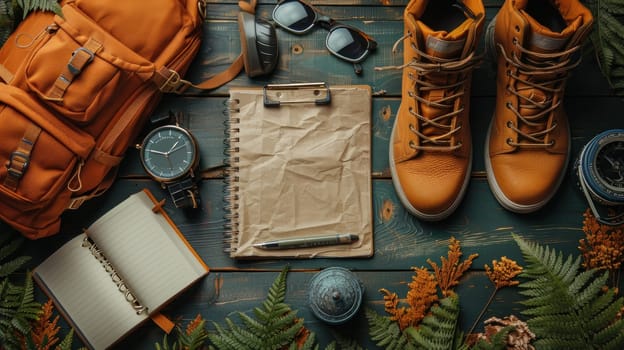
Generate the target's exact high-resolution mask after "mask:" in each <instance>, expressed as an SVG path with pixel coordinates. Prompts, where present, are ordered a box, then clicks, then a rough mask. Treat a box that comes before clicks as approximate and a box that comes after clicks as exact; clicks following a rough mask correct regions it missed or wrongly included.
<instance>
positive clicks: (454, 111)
mask: <svg viewBox="0 0 624 350" xmlns="http://www.w3.org/2000/svg"><path fill="white" fill-rule="evenodd" d="M411 36H412V34H411V32H407V34H406V35H404V36H403V37H401V38H399V39H398V40H397V42H396V43H395V44H394V45H393V47H392V52H393V53H396V52H397V51H398V50H397V47H398V45H399V43H400V42H401V41H403V40H405V39H407V38H410V37H411ZM410 44H411V47H412V49H413V50H414V51H415V52H416V53H417V54H418V56H419V57H420V58H421V59H416V58H414V59H412V60H411V61H410V62H407V63H405V64H403V65H400V66H386V67H375V70H386V69H398V70H402V69H410V70H411V71H410V72H409V73H408V76H409V79H410V80H411V81H412V82H413V84H412V86H411V89H409V90H408V91H407V94H408V96H409V97H410V98H413V99H415V100H416V101H417V102H418V103H421V104H422V105H425V106H428V107H433V108H435V109H437V110H439V111H449V112H442V113H441V114H440V115H437V116H434V117H431V116H425V115H423V114H421V113H419V112H418V111H416V110H414V108H412V107H410V108H409V113H410V114H411V115H412V116H413V117H414V118H416V122H417V123H418V124H419V125H420V128H417V127H416V126H415V124H414V123H410V125H409V127H410V131H411V132H413V133H414V134H415V135H417V136H418V138H419V140H420V144H417V143H416V142H415V141H414V140H410V142H409V146H410V147H411V148H413V149H415V150H424V151H446V152H452V151H454V150H457V149H459V148H460V147H462V144H461V142H457V143H453V136H454V135H455V134H456V133H458V132H459V130H461V128H462V124H461V122H459V123H454V119H455V116H457V115H459V114H461V113H462V112H463V111H464V109H465V108H464V104H463V103H459V104H457V108H455V106H456V101H457V100H460V99H461V98H462V97H463V96H464V89H463V88H462V87H463V85H464V84H465V83H466V80H467V79H468V77H469V73H470V72H471V71H472V70H473V69H474V68H475V67H476V66H477V65H478V64H479V63H480V61H481V59H482V56H477V55H475V51H472V52H471V53H470V54H469V55H468V56H466V57H465V58H462V59H456V58H451V59H448V58H441V57H436V56H431V55H429V54H427V53H425V52H423V51H422V50H419V49H418V48H417V47H416V45H415V44H414V42H413V41H412V42H411V43H410ZM434 90H437V91H443V92H444V94H443V96H444V97H441V98H440V99H437V100H435V101H433V100H431V99H428V98H425V97H423V96H425V95H426V93H427V92H430V91H434Z"/></svg>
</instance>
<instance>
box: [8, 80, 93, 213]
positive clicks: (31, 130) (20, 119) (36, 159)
mask: <svg viewBox="0 0 624 350" xmlns="http://www.w3.org/2000/svg"><path fill="white" fill-rule="evenodd" d="M0 123H1V124H2V125H3V127H2V128H0V138H1V139H2V142H1V143H0V164H1V166H0V197H7V198H10V199H11V201H6V202H9V203H12V204H13V205H14V206H15V207H16V208H19V207H20V206H24V207H25V208H27V207H32V206H37V205H38V204H43V203H45V202H47V201H49V200H51V199H54V198H55V197H56V196H57V195H58V194H59V193H60V192H62V191H67V184H68V182H70V181H69V180H70V178H71V176H73V174H74V172H75V171H76V170H77V166H78V164H79V163H80V162H81V161H82V160H84V159H86V158H87V157H88V155H89V153H90V152H91V150H92V149H93V147H94V144H95V142H94V140H93V139H92V138H91V137H90V136H89V135H88V134H86V133H84V132H80V131H79V130H77V129H75V128H73V127H71V126H68V125H66V124H64V123H62V122H59V121H58V120H56V119H54V118H51V117H50V115H49V112H47V113H46V109H45V108H42V107H40V106H38V104H37V103H36V101H34V100H33V98H32V97H30V96H29V95H28V94H26V93H25V92H23V91H21V90H19V89H17V88H13V87H10V86H5V85H0Z"/></svg>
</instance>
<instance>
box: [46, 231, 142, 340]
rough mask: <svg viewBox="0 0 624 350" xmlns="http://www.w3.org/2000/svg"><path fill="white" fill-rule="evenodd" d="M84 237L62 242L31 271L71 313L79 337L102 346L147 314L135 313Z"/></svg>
mask: <svg viewBox="0 0 624 350" xmlns="http://www.w3.org/2000/svg"><path fill="white" fill-rule="evenodd" d="M84 237H85V236H84V235H79V236H77V237H75V238H73V239H72V240H71V241H69V242H68V243H66V244H65V245H63V246H62V247H61V248H60V249H59V250H57V251H56V252H55V253H54V254H52V255H51V256H50V257H49V258H48V259H46V260H45V261H44V262H43V263H42V264H41V265H39V266H38V267H37V268H36V269H35V270H34V277H35V279H38V280H39V282H40V283H41V284H43V285H44V286H45V287H46V288H47V289H48V290H49V294H50V296H54V297H55V299H56V302H57V303H56V305H57V307H59V308H60V305H62V307H63V311H64V313H65V315H71V320H72V321H73V323H74V324H75V327H74V328H76V330H77V331H79V332H80V333H81V336H82V338H83V339H84V340H85V341H87V342H89V343H90V344H91V347H93V348H96V349H102V348H105V347H107V346H109V345H110V344H112V343H114V342H115V341H116V340H117V339H118V338H120V337H121V336H123V335H124V334H125V333H126V332H128V330H130V329H132V328H134V327H135V326H136V325H138V324H139V323H140V322H141V321H143V320H144V319H145V318H146V317H147V315H146V314H142V315H137V314H136V312H135V311H134V310H133V309H132V307H131V306H130V304H128V302H127V301H126V299H125V298H124V295H123V294H122V293H120V292H119V290H118V289H117V287H116V286H115V284H114V283H113V282H112V281H111V277H110V275H109V274H108V273H107V272H106V271H105V270H104V267H103V266H102V264H101V263H100V262H99V261H98V260H97V259H95V258H94V257H93V254H91V252H90V251H89V249H88V248H85V247H82V241H83V238H84ZM78 325H79V326H80V327H79V328H78V327H77V326H78Z"/></svg>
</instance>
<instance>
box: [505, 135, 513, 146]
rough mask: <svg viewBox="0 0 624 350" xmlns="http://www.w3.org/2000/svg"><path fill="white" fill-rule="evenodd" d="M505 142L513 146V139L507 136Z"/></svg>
mask: <svg viewBox="0 0 624 350" xmlns="http://www.w3.org/2000/svg"><path fill="white" fill-rule="evenodd" d="M505 142H507V144H508V145H509V146H513V145H512V143H513V142H514V140H513V139H512V138H511V137H509V138H507V140H505Z"/></svg>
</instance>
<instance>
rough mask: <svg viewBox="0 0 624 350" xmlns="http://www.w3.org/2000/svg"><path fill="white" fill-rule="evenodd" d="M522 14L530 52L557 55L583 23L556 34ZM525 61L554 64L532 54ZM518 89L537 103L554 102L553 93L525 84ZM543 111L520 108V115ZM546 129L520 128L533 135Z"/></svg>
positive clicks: (536, 126)
mask: <svg viewBox="0 0 624 350" xmlns="http://www.w3.org/2000/svg"><path fill="white" fill-rule="evenodd" d="M521 13H522V14H523V15H524V17H525V19H526V20H527V23H528V26H527V30H526V33H527V34H526V36H525V40H524V45H523V46H524V48H526V49H528V50H529V51H533V52H537V53H556V52H561V51H563V50H565V49H566V47H567V45H568V44H569V41H570V39H571V37H572V34H573V33H574V32H575V31H576V29H577V28H578V27H579V26H580V25H581V23H582V19H581V18H580V17H579V18H577V19H576V20H575V21H573V22H572V23H570V24H569V25H567V26H566V27H565V28H563V29H562V30H561V31H560V32H556V31H553V30H551V29H550V28H548V27H547V26H545V25H542V24H541V23H539V22H538V21H537V20H535V19H534V18H533V17H531V16H530V15H529V14H527V13H526V12H524V11H521ZM523 61H524V62H527V63H529V64H531V65H535V66H537V67H539V66H549V65H551V64H553V62H552V61H549V59H543V58H539V57H536V56H535V55H530V54H525V55H523ZM556 78H557V77H556V76H555V75H541V76H539V81H549V80H553V79H556ZM536 79H538V77H537V76H535V77H531V78H529V80H532V81H533V82H535V83H539V81H537V80H536ZM517 88H518V90H517V91H518V93H519V94H520V95H522V96H524V97H525V98H527V99H528V100H531V101H533V102H536V103H548V101H549V100H552V98H553V96H552V94H551V93H548V92H546V91H543V90H542V89H538V88H532V87H531V86H528V85H525V84H520V83H519V84H518V86H517ZM551 102H552V101H551ZM522 103H524V102H522ZM541 111H542V110H541V109H539V108H533V107H531V106H528V107H526V108H523V107H521V108H519V113H520V114H521V115H523V116H526V117H529V118H531V117H532V116H534V115H537V114H539V113H540V112H541ZM544 122H545V121H544ZM545 127H546V125H534V126H530V125H522V126H521V127H520V128H521V129H522V130H523V131H524V132H526V133H531V132H538V131H540V130H541V129H543V128H545Z"/></svg>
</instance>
